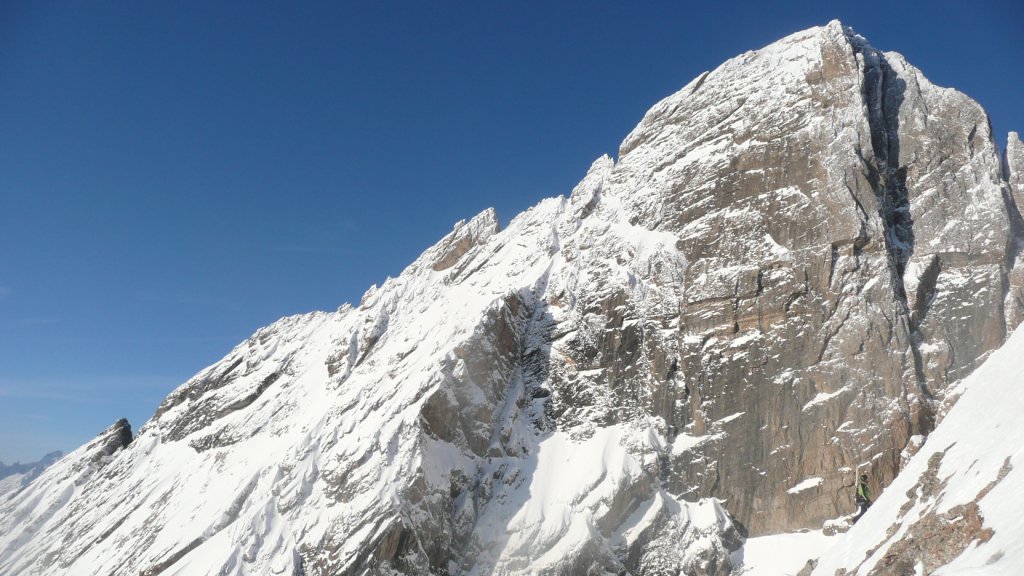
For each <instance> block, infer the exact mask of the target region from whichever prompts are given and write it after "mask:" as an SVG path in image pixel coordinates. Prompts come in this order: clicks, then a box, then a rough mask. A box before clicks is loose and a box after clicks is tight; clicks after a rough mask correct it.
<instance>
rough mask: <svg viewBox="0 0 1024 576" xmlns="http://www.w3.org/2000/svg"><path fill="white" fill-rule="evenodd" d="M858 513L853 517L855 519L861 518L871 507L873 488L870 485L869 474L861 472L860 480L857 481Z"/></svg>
mask: <svg viewBox="0 0 1024 576" xmlns="http://www.w3.org/2000/svg"><path fill="white" fill-rule="evenodd" d="M856 502H857V508H858V510H857V515H856V516H854V517H853V521H854V522H856V521H857V520H860V517H861V516H863V515H864V513H865V512H867V511H868V508H870V507H871V488H870V487H869V486H868V475H867V474H861V475H860V482H858V483H857V497H856Z"/></svg>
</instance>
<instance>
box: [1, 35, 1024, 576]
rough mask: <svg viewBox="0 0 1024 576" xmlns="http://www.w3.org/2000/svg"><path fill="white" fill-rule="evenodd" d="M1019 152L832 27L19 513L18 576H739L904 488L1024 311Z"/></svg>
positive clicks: (291, 323)
mask: <svg viewBox="0 0 1024 576" xmlns="http://www.w3.org/2000/svg"><path fill="white" fill-rule="evenodd" d="M1014 146H1016V147H1011V149H1010V150H1008V153H1007V155H1006V156H1005V157H1004V158H1000V156H999V153H998V150H997V147H996V146H995V144H994V143H993V141H992V136H991V133H990V129H989V125H988V120H987V118H986V117H985V114H984V112H983V111H982V110H981V108H980V107H979V106H978V105H977V104H976V103H974V102H973V101H971V100H970V99H968V98H967V97H966V96H964V95H962V94H960V93H958V92H956V91H954V90H950V89H945V88H938V87H936V86H933V85H932V84H930V83H929V82H928V81H927V80H926V79H925V78H924V77H923V76H922V75H921V74H920V72H918V71H917V70H916V69H914V68H913V67H911V66H910V65H909V64H907V63H906V62H905V61H904V60H903V58H902V57H901V56H899V55H898V54H895V53H882V52H879V51H877V50H875V49H874V48H872V47H871V46H870V45H869V44H868V43H867V41H866V40H865V39H863V38H861V37H859V36H857V35H856V34H854V33H853V31H852V30H849V29H847V28H844V27H843V26H842V25H841V24H840V23H838V22H832V23H830V24H828V25H827V26H824V27H820V28H814V29H811V30H807V31H804V32H801V33H798V34H795V35H793V36H790V37H788V38H785V39H783V40H780V41H779V42H776V43H774V44H772V45H771V46H768V47H766V48H764V49H762V50H758V51H753V52H748V53H746V54H743V55H741V56H739V57H737V58H734V59H732V60H730V61H728V62H726V63H724V64H723V65H722V66H720V67H719V68H717V69H715V70H713V71H711V72H709V73H705V74H702V75H700V76H699V77H698V78H696V79H695V80H693V81H692V82H691V83H690V84H688V85H687V86H685V87H684V88H683V89H682V90H681V91H679V92H678V93H676V94H674V95H672V96H669V97H668V98H666V99H665V100H663V101H662V102H659V103H658V104H657V105H655V106H654V107H653V108H652V109H651V110H650V111H649V112H648V113H647V114H646V115H645V116H644V118H643V119H642V121H641V122H640V124H639V125H638V126H637V127H636V129H634V130H633V132H632V133H631V134H629V135H628V136H627V138H626V139H625V140H624V141H623V143H622V145H621V148H620V151H619V158H618V160H617V161H616V160H613V159H612V158H609V157H602V158H600V159H598V160H597V161H595V162H594V164H593V166H592V167H591V169H590V170H589V172H588V174H587V175H586V177H585V178H584V179H583V180H582V181H581V182H580V184H579V185H578V186H577V187H576V188H575V189H574V190H573V191H572V193H571V194H570V195H569V196H568V197H565V198H554V199H549V200H545V201H543V202H541V203H540V204H538V205H537V206H535V207H533V208H531V209H530V210H527V211H526V212H524V213H523V214H520V215H519V216H517V217H516V218H514V219H513V220H512V221H511V222H510V223H509V225H508V226H507V228H505V229H504V230H499V229H498V226H497V219H496V217H495V215H494V213H493V212H492V211H485V212H484V213H482V214H480V215H478V216H477V217H476V218H473V219H472V220H470V221H468V222H460V223H459V224H457V225H456V226H455V229H454V230H453V231H452V233H451V234H449V235H448V236H446V237H445V238H443V239H441V240H440V241H439V242H438V243H437V244H436V245H435V246H433V247H431V248H429V249H428V250H426V251H425V252H424V253H423V255H421V256H420V257H419V258H418V259H417V260H416V261H415V262H413V263H412V264H411V265H410V266H409V267H408V268H406V270H405V271H403V273H402V274H401V275H400V276H399V277H398V278H394V279H389V280H388V281H386V282H385V283H384V284H383V285H381V286H380V287H373V288H371V289H370V290H369V291H367V293H366V294H365V295H364V297H363V299H362V301H361V302H360V303H359V305H358V306H351V305H345V306H343V307H342V308H340V309H339V310H338V311H337V312H332V313H313V314H309V315H304V316H296V317H292V318H286V319H282V320H281V321H279V322H277V323H275V324H274V325H272V326H269V327H267V328H265V329H262V330H260V331H259V332H257V333H256V334H255V335H253V337H252V338H250V339H249V340H248V341H246V342H244V343H242V344H240V345H239V346H238V347H236V348H235V349H234V350H232V351H231V352H230V353H229V354H228V355H227V356H226V357H225V358H224V359H223V360H222V361H221V362H218V363H217V364H215V365H213V366H211V367H209V368H207V369H205V370H203V371H202V372H200V373H199V374H198V375H196V376H195V377H194V378H193V379H191V380H190V381H189V382H187V383H185V384H184V385H182V386H181V387H180V388H178V389H177V390H175V391H174V392H172V393H171V394H170V395H169V396H168V398H167V399H166V400H165V401H164V403H163V404H162V405H161V406H160V407H159V409H158V410H157V412H156V414H155V415H154V417H153V418H152V419H151V420H150V421H149V422H147V423H146V425H145V426H143V428H142V430H141V432H140V435H139V437H138V438H137V439H135V440H134V441H132V442H131V443H130V444H128V445H127V446H126V447H124V448H123V449H119V450H116V451H113V452H110V453H104V454H105V455H104V456H103V459H102V463H103V468H102V473H97V474H91V475H88V476H83V477H81V479H80V481H76V483H75V487H74V488H73V489H70V490H65V488H66V486H65V485H64V484H61V483H59V482H55V480H54V479H55V478H63V477H68V474H70V472H68V470H69V469H70V467H73V466H74V465H75V464H74V462H78V461H80V460H81V458H82V455H81V454H80V453H77V452H76V454H78V456H75V455H72V456H75V458H71V457H69V458H67V459H65V460H64V461H62V462H60V463H58V464H57V465H55V466H54V468H53V469H52V471H51V472H48V474H47V475H44V476H43V477H41V478H40V479H39V480H38V481H37V482H35V483H33V484H32V485H31V486H30V487H29V488H27V489H26V491H25V492H24V496H25V497H24V498H22V497H19V496H18V495H15V496H14V497H12V498H11V499H10V500H8V501H7V502H2V503H0V528H3V530H0V572H3V571H5V570H6V571H13V572H16V573H24V574H76V573H113V574H122V573H123V574H129V573H130V574H138V573H143V574H149V575H156V574H162V573H167V574H170V573H177V572H182V571H187V572H188V573H195V574H206V573H211V574H246V573H293V574H309V575H312V574H353V575H355V574H396V573H397V574H427V573H430V574H490V573H502V574H524V575H525V574H536V573H547V574H591V573H609V572H610V573H632V574H652V575H654V574H666V573H677V572H680V571H682V572H684V573H686V574H701V575H710V574H725V573H728V571H729V570H730V569H731V563H730V562H731V561H730V557H729V552H730V551H731V550H734V549H736V548H737V547H738V546H740V545H741V543H742V538H741V534H742V533H743V531H744V527H745V528H746V529H747V530H749V531H750V532H751V533H755V534H761V533H771V532H776V531H783V530H792V529H796V528H801V527H817V526H820V525H821V522H822V521H823V520H825V519H828V518H833V517H836V516H839V515H841V514H843V513H846V512H848V511H850V510H851V509H852V490H851V486H852V485H853V478H854V475H855V474H856V473H857V472H858V471H866V472H868V473H869V474H871V475H872V477H873V481H874V482H875V483H876V484H880V485H883V486H884V485H885V484H887V483H888V482H889V481H890V480H891V479H892V478H893V477H894V476H895V475H896V474H897V472H898V471H899V468H900V465H901V462H902V461H903V460H902V459H901V455H902V453H903V451H904V448H905V447H906V446H907V445H908V440H909V439H910V438H911V437H912V436H913V435H915V434H927V433H929V432H930V431H931V429H932V428H933V426H934V422H935V419H936V417H937V410H936V406H937V405H938V400H942V399H943V398H944V397H945V395H946V393H947V390H950V385H951V383H953V382H954V381H956V380H958V379H959V378H961V377H962V376H964V375H965V374H967V373H968V372H970V371H971V370H972V369H973V368H974V367H975V366H976V365H977V364H978V363H979V362H980V361H981V359H982V358H983V357H984V356H985V355H986V354H987V353H988V352H989V351H990V350H992V349H993V348H995V347H997V346H999V345H1000V344H1001V343H1002V342H1003V340H1004V339H1005V337H1006V333H1007V328H1008V326H1013V325H1015V324H1016V323H1019V322H1020V318H1021V316H1022V314H1021V303H1022V302H1024V294H1022V292H1021V289H1022V287H1024V273H1022V272H1021V270H1022V267H1021V266H1019V265H1018V262H1019V258H1018V256H1019V255H1018V252H1019V243H1018V233H1019V232H1020V231H1021V230H1022V227H1021V220H1020V215H1019V213H1018V211H1017V208H1016V202H1015V200H1014V194H1015V193H1019V185H1020V184H1019V178H1018V176H1017V175H1018V174H1020V173H1021V172H1020V168H1022V167H1024V161H1022V160H1021V156H1020V153H1019V149H1020V148H1019V146H1017V145H1014ZM122 445H123V444H122ZM119 446H120V445H119ZM90 469H91V468H90ZM62 471H63V472H62ZM62 474H63V476H62ZM47 478H49V480H48V479H47ZM40 502H46V505H45V506H41V505H40ZM14 518H17V519H19V522H20V521H21V520H24V522H22V523H21V524H19V523H17V522H13V521H12V520H11V519H14Z"/></svg>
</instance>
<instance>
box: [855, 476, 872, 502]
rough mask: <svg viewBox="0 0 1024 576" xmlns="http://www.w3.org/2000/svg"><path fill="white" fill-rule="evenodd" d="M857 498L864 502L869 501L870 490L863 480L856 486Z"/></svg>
mask: <svg viewBox="0 0 1024 576" xmlns="http://www.w3.org/2000/svg"><path fill="white" fill-rule="evenodd" d="M857 496H859V497H861V498H862V499H864V500H867V501H869V502H870V501H871V488H868V483H867V482H864V481H863V480H862V481H861V482H860V483H859V484H857Z"/></svg>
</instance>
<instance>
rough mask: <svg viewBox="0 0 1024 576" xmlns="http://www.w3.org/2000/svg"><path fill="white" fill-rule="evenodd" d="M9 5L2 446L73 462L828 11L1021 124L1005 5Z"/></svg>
mask: <svg viewBox="0 0 1024 576" xmlns="http://www.w3.org/2000/svg"><path fill="white" fill-rule="evenodd" d="M298 4H300V3H297V2H280V3H276V4H275V3H264V2H244V3H243V2H237V3H232V2H206V1H181V2H156V1H136V0H131V1H127V0H125V1H106V2H80V1H76V2H59V1H55V2H21V1H18V0H10V1H5V2H3V3H0V460H2V461H5V462H11V461H12V460H22V461H25V460H34V459H36V458H38V457H39V456H41V455H42V454H43V453H45V452H48V451H51V450H54V449H61V450H65V451H67V450H70V449H73V448H75V447H77V446H78V445H80V444H82V443H83V442H86V441H88V440H89V439H90V438H92V437H93V436H94V435H95V434H97V433H98V432H100V431H101V430H102V429H104V428H105V427H106V426H108V425H109V424H111V423H112V422H114V420H116V419H117V418H119V417H127V418H129V420H131V422H132V424H133V426H135V427H136V429H137V428H138V427H139V426H140V425H141V424H142V423H143V422H144V421H145V420H146V419H147V418H148V417H149V416H150V415H151V414H152V413H153V411H154V410H155V408H156V406H157V405H158V404H159V402H160V401H161V400H162V399H163V397H164V396H165V395H166V394H167V393H168V392H170V391H171V390H172V389H173V388H174V387H176V386H177V385H178V384H180V383H182V382H184V381H185V380H186V379H187V378H188V377H190V376H191V375H192V374H194V373H196V372H198V371H199V370H200V369H201V368H203V367H204V366H206V365H208V364H210V363H212V362H214V361H216V360H217V359H219V358H220V357H221V356H223V355H224V354H226V353H227V352H228V351H229V350H230V349H231V348H232V347H233V346H234V345H235V344H236V343H238V342H240V341H241V340H243V339H245V338H246V337H248V335H249V334H251V333H252V332H253V331H254V330H255V329H257V328H259V327H260V326H264V325H266V324H269V323H271V322H273V321H274V320H276V319H277V318H279V317H281V316H284V315H288V314H296V313H301V312H308V311H310V310H315V309H327V310H331V309H335V308H337V307H338V306H339V305H340V304H342V303H343V302H348V301H358V299H359V297H360V296H361V294H362V293H363V292H364V291H365V290H366V288H367V287H369V286H370V285H371V284H374V283H380V282H381V281H382V280H384V278H386V277H387V276H388V275H396V274H398V273H399V272H400V271H401V270H402V268H403V267H404V266H405V265H407V264H408V263H410V262H411V261H412V260H413V259H414V258H415V257H416V256H417V255H418V254H419V253H420V251H422V250H423V249H424V248H426V247H427V246H429V245H431V244H432V243H433V242H434V241H436V240H437V239H438V238H440V237H441V236H442V235H444V234H445V233H446V232H447V231H448V230H450V228H451V225H452V224H453V223H454V222H455V221H457V220H460V219H463V218H468V217H471V216H473V215H474V214H476V213H477V212H479V211H481V210H483V209H485V208H487V207H491V206H493V207H495V208H496V209H497V210H498V214H499V217H500V218H501V220H502V221H503V222H507V221H508V220H509V219H510V218H511V217H512V216H514V215H515V214H516V213H518V212H519V211H521V210H523V209H525V208H527V207H529V206H531V205H532V204H534V203H536V202H537V201H538V200H539V199H541V198H544V197H548V196H555V195H558V194H566V193H568V192H569V191H570V190H571V188H572V186H573V185H574V184H575V183H576V181H577V180H579V179H580V178H581V177H582V176H583V174H584V173H585V171H586V169H587V167H588V166H589V165H590V163H591V162H592V161H593V160H594V159H595V158H596V157H598V156H599V155H601V154H604V153H609V154H612V155H614V154H615V153H616V151H617V149H618V144H619V142H620V141H621V140H622V138H623V137H624V136H625V135H626V134H627V133H628V132H629V130H630V129H631V128H632V127H633V126H634V125H635V124H636V123H637V122H638V121H639V120H640V118H641V117H642V115H643V113H644V112H645V111H646V110H647V109H648V108H649V107H650V106H651V105H652V104H654V103H655V102H656V101H658V100H659V99H661V98H663V97H664V96H667V95H668V94H670V93H672V92H674V91H675V90H677V89H678V88H680V87H682V86H683V85H684V84H686V83H687V82H688V81H689V80H690V79H691V78H693V77H694V76H696V75H697V74H699V73H700V72H702V71H704V70H708V69H712V68H714V67H715V66H717V65H718V64H719V63H721V62H722V61H724V60H726V59H728V58H730V57H732V56H735V55H737V54H740V53H742V52H744V51H746V50H751V49H756V48H759V47H761V46H763V45H765V44H768V43H770V42H772V41H774V40H776V39H778V38H781V37H782V36H785V35H787V34H789V33H792V32H795V31H798V30H801V29H804V28H808V27H810V26H814V25H820V24H825V23H827V22H828V21H829V20H830V19H832V18H839V19H841V20H842V21H843V22H844V23H845V24H847V25H850V26H853V27H854V28H855V29H856V30H857V31H858V32H860V33H861V34H863V35H864V36H866V37H867V38H868V39H869V40H870V41H871V43H872V44H873V45H874V46H876V47H878V48H881V49H883V50H896V51H899V52H902V53H903V54H904V55H905V56H907V58H908V59H909V60H910V62H911V63H913V64H915V65H916V66H918V67H919V68H921V69H922V70H923V71H924V73H925V74H926V75H927V76H928V77H929V78H930V79H931V80H932V81H933V82H935V83H937V84H940V85H943V86H953V87H956V88H958V89H960V90H961V91H963V92H966V93H967V94H969V95H971V96H972V97H974V98H975V99H977V100H978V101H980V102H981V103H982V104H983V105H984V106H985V107H986V108H987V109H988V111H989V113H990V114H991V116H992V121H993V124H994V127H995V129H996V133H997V140H998V141H999V143H1000V145H1001V146H1002V145H1004V144H1005V138H1006V132H1007V131H1008V130H1019V131H1022V132H1024V78H1022V76H1024V3H1022V2H1020V0H1004V1H989V2H986V1H979V2H963V1H956V2H949V1H941V0H936V1H929V2H918V3H902V2H895V1H890V2H880V3H873V2H863V1H860V2H850V3H829V2H825V1H820V0H819V1H815V2H810V1H809V2H766V1H764V0H760V1H756V2H738V1H730V2H720V3H716V2H622V1H618V2H586V3H584V2H558V3H551V2H508V1H504V2H498V1H495V2H489V1H488V2H472V3H471V2H464V3H463V2H370V1H357V0H353V1H349V2H315V3H309V4H306V5H305V6H304V7H296V5H298Z"/></svg>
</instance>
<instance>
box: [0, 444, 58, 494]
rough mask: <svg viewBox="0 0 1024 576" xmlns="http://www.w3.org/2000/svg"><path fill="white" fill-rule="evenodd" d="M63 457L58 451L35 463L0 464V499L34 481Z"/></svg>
mask: <svg viewBox="0 0 1024 576" xmlns="http://www.w3.org/2000/svg"><path fill="white" fill-rule="evenodd" d="M63 455H64V453H63V452H60V451H57V452H50V453H49V454H47V455H45V456H43V457H42V458H40V459H39V461H37V462H28V463H25V464H22V463H20V462H15V463H14V464H4V463H3V462H0V499H3V498H4V497H5V496H6V495H8V494H10V493H12V492H17V491H18V490H21V488H22V487H24V486H27V485H28V484H29V483H30V482H32V480H35V479H36V477H37V476H39V475H40V474H42V473H43V470H46V468H47V467H48V466H49V465H51V464H53V463H54V462H56V461H57V460H60V458H61V456H63Z"/></svg>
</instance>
